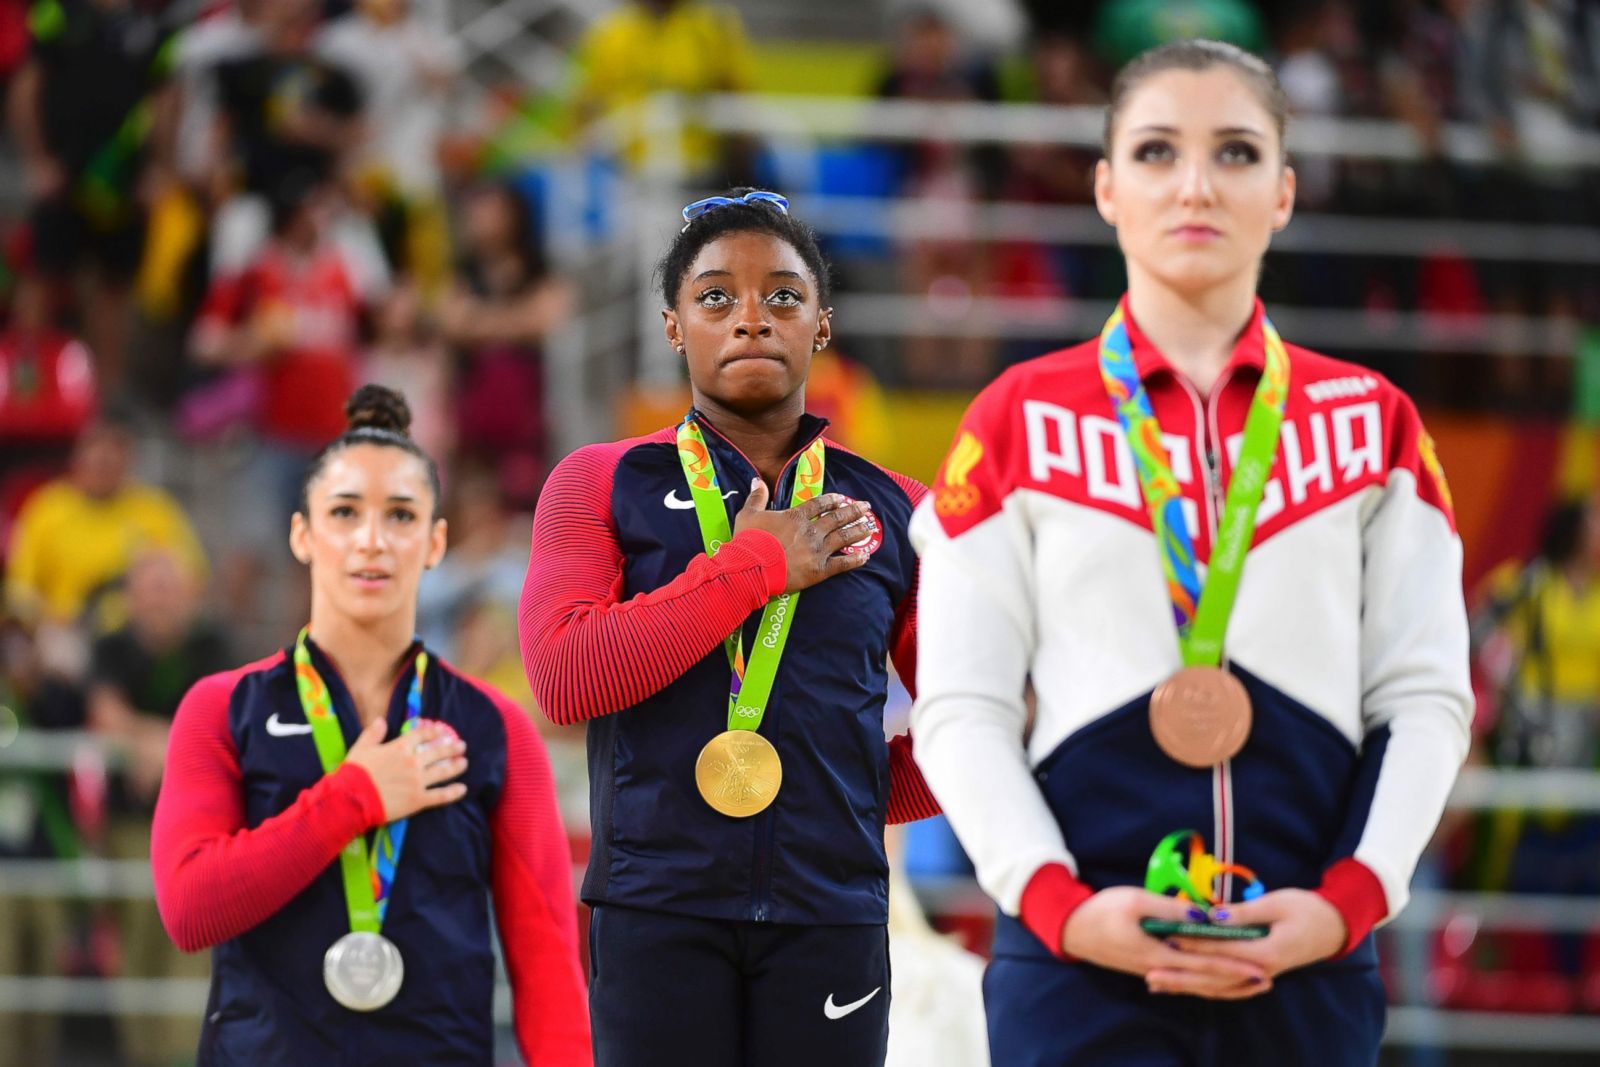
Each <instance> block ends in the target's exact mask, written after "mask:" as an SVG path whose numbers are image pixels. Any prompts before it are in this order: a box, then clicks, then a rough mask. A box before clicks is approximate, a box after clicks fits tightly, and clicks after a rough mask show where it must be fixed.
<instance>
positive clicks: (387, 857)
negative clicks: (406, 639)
mask: <svg viewBox="0 0 1600 1067" xmlns="http://www.w3.org/2000/svg"><path fill="white" fill-rule="evenodd" d="M415 667H416V670H415V673H414V674H413V675H412V678H411V688H410V690H409V691H408V692H407V693H406V721H405V724H404V725H403V726H401V727H400V734H401V736H404V735H406V734H408V733H410V732H411V731H412V730H414V729H416V727H417V724H418V723H419V722H420V721H421V718H422V683H423V678H424V676H425V675H426V674H427V671H428V654H427V653H426V652H418V653H417V659H416V664H415ZM294 680H295V685H296V687H297V688H298V689H299V690H300V707H301V708H302V709H304V711H305V714H306V722H308V723H310V724H311V739H312V740H313V741H315V742H316V745H317V756H318V757H319V758H320V759H321V760H322V770H323V772H324V773H326V774H332V773H333V772H334V771H336V770H338V769H339V765H340V764H341V763H343V762H344V758H345V754H346V749H345V743H344V731H343V730H342V729H341V728H340V726H339V717H338V716H337V715H335V714H334V711H333V698H332V696H330V695H329V693H328V685H327V683H326V682H324V681H323V680H322V675H320V674H318V673H317V668H316V667H315V666H313V665H312V663H311V653H310V651H309V650H307V648H306V631H304V630H301V631H300V636H299V637H298V638H296V640H295V644H294ZM407 821H408V820H406V819H396V820H395V821H394V822H392V823H389V824H387V825H385V826H380V827H378V830H377V833H375V834H374V835H373V838H372V847H371V849H370V851H369V849H368V847H367V842H366V839H365V838H364V837H357V838H356V839H355V840H353V841H351V842H350V843H349V844H348V845H346V846H344V850H343V851H341V852H340V853H339V871H340V873H341V874H342V875H343V876H344V899H345V905H346V907H348V908H349V910H350V929H351V930H354V931H358V932H366V933H373V934H375V933H377V932H378V930H379V929H380V928H381V927H382V926H383V917H384V914H385V913H386V912H387V911H388V909H389V896H390V892H391V890H393V888H394V876H395V869H396V868H397V867H398V866H399V864H400V849H401V848H402V847H403V846H404V845H405V843H406V823H407Z"/></svg>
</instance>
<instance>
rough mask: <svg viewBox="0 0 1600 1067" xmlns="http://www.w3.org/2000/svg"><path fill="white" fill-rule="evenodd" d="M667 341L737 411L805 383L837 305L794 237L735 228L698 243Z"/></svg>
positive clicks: (692, 376) (699, 382) (697, 378)
mask: <svg viewBox="0 0 1600 1067" xmlns="http://www.w3.org/2000/svg"><path fill="white" fill-rule="evenodd" d="M662 314H663V315H664V316H665V318H666V327H667V342H668V343H669V344H671V345H672V346H673V347H674V348H676V349H679V350H680V351H681V352H682V353H683V355H684V358H685V359H686V360H688V363H689V380H690V381H691V382H693V383H694V387H695V389H696V390H697V391H699V392H700V393H701V394H702V395H704V396H707V397H710V398H711V399H713V400H715V401H717V402H718V403H719V404H721V405H722V406H723V407H726V408H728V409H730V410H732V411H737V412H739V413H740V414H754V413H757V412H760V411H762V410H765V409H766V408H770V407H772V406H774V405H776V404H778V403H780V402H782V401H783V400H785V399H787V398H789V397H791V396H793V395H794V394H795V393H797V392H799V391H800V390H802V389H804V388H805V383H806V374H807V372H808V371H809V370H810V369H811V355H812V353H813V352H815V351H816V350H817V349H818V347H819V346H822V347H826V345H827V343H828V339H829V337H830V335H831V327H830V324H829V323H830V319H831V318H832V316H833V309H832V308H824V307H821V306H820V305H819V303H818V298H817V285H816V280H815V279H814V278H813V277H812V276H811V270H810V268H809V267H807V266H806V262H805V260H804V259H801V258H800V253H799V252H796V251H795V250H794V248H793V247H792V246H791V245H790V244H789V242H787V241H785V240H783V239H782V238H780V237H774V236H772V235H771V234H766V233H731V234H728V235H727V236H725V237H719V238H717V239H716V240H715V241H712V242H711V243H710V244H708V245H706V246H705V248H703V249H701V250H700V254H699V255H698V256H696V257H695V260H694V262H693V263H691V264H690V265H689V270H688V273H687V274H685V275H684V279H683V284H682V285H681V286H680V287H679V289H678V306H677V307H676V308H667V309H666V310H665V311H664V312H663V313H662Z"/></svg>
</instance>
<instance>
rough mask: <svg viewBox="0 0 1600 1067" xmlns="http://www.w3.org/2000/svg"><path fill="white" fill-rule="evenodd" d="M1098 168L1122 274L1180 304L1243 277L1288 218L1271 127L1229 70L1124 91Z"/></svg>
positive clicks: (1167, 75)
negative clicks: (1153, 283) (1144, 280)
mask: <svg viewBox="0 0 1600 1067" xmlns="http://www.w3.org/2000/svg"><path fill="white" fill-rule="evenodd" d="M1111 132H1112V140H1111V155H1110V158H1108V159H1103V160H1101V161H1100V163H1099V164H1098V165H1097V166H1096V168H1095V202H1096V204H1097V206H1098V207H1099V209H1100V214H1101V216H1102V217H1103V218H1104V219H1105V220H1106V221H1107V222H1109V223H1110V224H1111V225H1113V226H1115V227H1116V228H1117V243H1118V244H1120V245H1121V246H1122V252H1123V255H1125V256H1126V257H1127V259H1128V264H1129V268H1130V271H1135V270H1136V271H1139V272H1142V273H1144V274H1146V275H1148V276H1150V277H1152V278H1154V279H1155V280H1157V281H1159V282H1161V283H1163V284H1165V285H1166V286H1168V287H1169V288H1171V289H1173V290H1175V291H1178V292H1180V293H1194V292H1199V291H1203V290H1205V289H1208V288H1211V287H1213V286H1217V285H1220V284H1224V283H1226V282H1229V281H1233V280H1236V279H1237V278H1239V277H1240V276H1241V275H1243V274H1246V273H1248V274H1249V275H1250V277H1251V280H1252V283H1253V281H1254V278H1255V275H1256V272H1257V271H1258V270H1259V268H1260V263H1261V257H1262V256H1263V255H1264V254H1265V253H1266V250H1267V243H1268V241H1270V240H1271V237H1272V234H1273V233H1274V232H1276V231H1278V230H1281V229H1283V227H1284V226H1286V225H1288V222H1289V216H1290V214H1291V213H1292V212H1293V210H1294V183H1295V179H1294V171H1293V170H1292V169H1290V168H1289V167H1288V166H1286V165H1285V164H1284V162H1283V152H1282V145H1281V143H1280V140H1279V136H1278V133H1277V128H1276V126H1275V125H1274V123H1273V119H1272V115H1271V113H1270V112H1268V110H1267V108H1266V106H1265V105H1264V104H1263V103H1262V101H1261V100H1260V99H1259V98H1258V97H1257V96H1256V94H1255V92H1254V91H1252V90H1251V88H1250V86H1249V85H1248V84H1246V82H1245V81H1244V79H1243V78H1242V77H1241V76H1240V75H1239V74H1237V73H1236V72H1235V71H1233V70H1232V69H1230V68H1228V67H1225V66H1214V67H1211V68H1209V69H1207V70H1203V71H1189V70H1168V71H1162V72H1161V73H1159V74H1154V75H1151V76H1150V77H1148V78H1146V79H1145V80H1144V81H1143V82H1141V83H1139V85H1138V86H1137V87H1136V88H1135V89H1133V90H1132V92H1130V93H1129V94H1128V96H1127V98H1126V99H1125V100H1124V101H1123V106H1122V108H1121V111H1120V113H1119V114H1118V116H1117V119H1116V123H1115V125H1114V127H1113V128H1112V131H1111Z"/></svg>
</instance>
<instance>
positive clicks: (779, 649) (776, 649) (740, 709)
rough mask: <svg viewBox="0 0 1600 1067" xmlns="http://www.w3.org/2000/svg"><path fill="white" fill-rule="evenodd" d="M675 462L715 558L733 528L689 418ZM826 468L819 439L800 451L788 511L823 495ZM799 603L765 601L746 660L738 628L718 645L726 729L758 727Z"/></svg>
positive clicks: (786, 597) (793, 599) (788, 598)
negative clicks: (724, 661) (723, 659)
mask: <svg viewBox="0 0 1600 1067" xmlns="http://www.w3.org/2000/svg"><path fill="white" fill-rule="evenodd" d="M678 460H679V462H680V463H682V465H683V476H684V479H685V480H686V481H688V483H689V496H690V497H691V498H693V500H694V513H695V517H696V518H697V519H699V520H700V536H701V538H702V539H703V540H704V541H705V546H706V555H708V556H714V555H716V554H717V551H718V550H719V549H720V548H721V547H722V546H723V545H725V544H727V543H728V542H729V541H730V540H732V539H733V526H732V524H731V523H730V522H729V521H728V508H727V505H726V504H724V503H723V502H722V491H721V488H720V486H719V485H718V484H717V471H716V467H715V465H714V464H713V463H712V462H711V450H710V449H709V448H708V447H706V439H705V436H704V435H703V434H702V433H701V432H700V427H699V426H697V425H695V421H694V419H692V418H686V419H684V420H683V422H682V423H681V424H680V425H679V426H678ZM824 465H825V456H824V447H823V443H822V438H821V437H820V436H819V437H818V438H817V439H816V440H814V441H812V442H811V444H809V445H807V446H806V450H805V451H804V452H802V453H800V461H799V463H798V465H797V466H796V468H795V476H794V494H793V496H792V498H791V499H790V503H789V506H790V507H792V508H794V507H799V506H800V505H801V504H804V503H805V502H806V501H807V500H810V499H812V498H813V497H816V496H817V495H819V494H820V493H821V492H822V474H823V469H824ZM799 603H800V594H799V593H783V594H781V595H779V596H775V597H773V598H772V599H771V600H769V601H767V607H766V610H765V612H763V613H762V616H761V629H760V630H758V631H757V633H758V635H759V636H758V637H757V638H756V647H755V648H754V649H752V650H751V652H750V657H749V661H748V662H746V660H745V654H744V634H743V628H742V627H741V628H740V629H739V630H735V631H734V632H733V633H731V634H729V635H728V636H727V637H726V638H724V639H723V642H722V647H723V650H724V651H726V652H727V654H728V666H729V667H731V668H732V669H733V680H732V681H731V682H730V683H729V686H728V729H730V730H754V729H756V728H757V727H759V726H760V725H761V719H762V717H763V716H765V715H766V712H767V701H768V700H769V699H770V698H771V696H772V683H773V682H774V681H775V680H776V679H777V677H778V662H779V661H780V660H781V659H782V658H783V648H784V645H786V644H787V643H788V641H789V628H790V626H791V625H793V623H794V613H795V608H796V607H797V606H798V604H799Z"/></svg>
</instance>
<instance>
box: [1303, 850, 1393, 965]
mask: <svg viewBox="0 0 1600 1067" xmlns="http://www.w3.org/2000/svg"><path fill="white" fill-rule="evenodd" d="M1316 893H1317V895H1318V896H1319V897H1321V898H1322V899H1323V900H1326V901H1327V902H1328V903H1329V904H1332V905H1333V906H1334V907H1335V908H1337V909H1339V914H1340V915H1342V916H1343V917H1344V925H1345V931H1346V935H1345V941H1344V947H1343V948H1341V949H1340V950H1339V955H1340V956H1346V955H1349V954H1350V953H1351V952H1352V951H1354V950H1355V947H1356V946H1357V945H1359V944H1361V942H1362V941H1363V940H1364V939H1365V938H1366V936H1367V935H1368V934H1370V933H1371V932H1372V928H1373V927H1374V926H1377V925H1378V924H1379V923H1380V922H1382V921H1383V920H1384V917H1385V916H1387V915H1388V914H1389V901H1388V898H1387V897H1386V896H1385V895H1384V892H1383V883H1382V882H1380V881H1378V876H1377V875H1375V874H1373V873H1372V868H1370V867H1368V866H1367V865H1366V864H1365V863H1362V862H1361V861H1360V860H1358V859H1355V858H1347V859H1342V860H1340V861H1339V862H1338V863H1335V864H1334V865H1333V866H1332V867H1329V868H1328V869H1327V871H1326V872H1325V873H1324V874H1323V876H1322V884H1321V885H1320V886H1318V887H1317V890H1316ZM1335 958H1337V957H1335Z"/></svg>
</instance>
